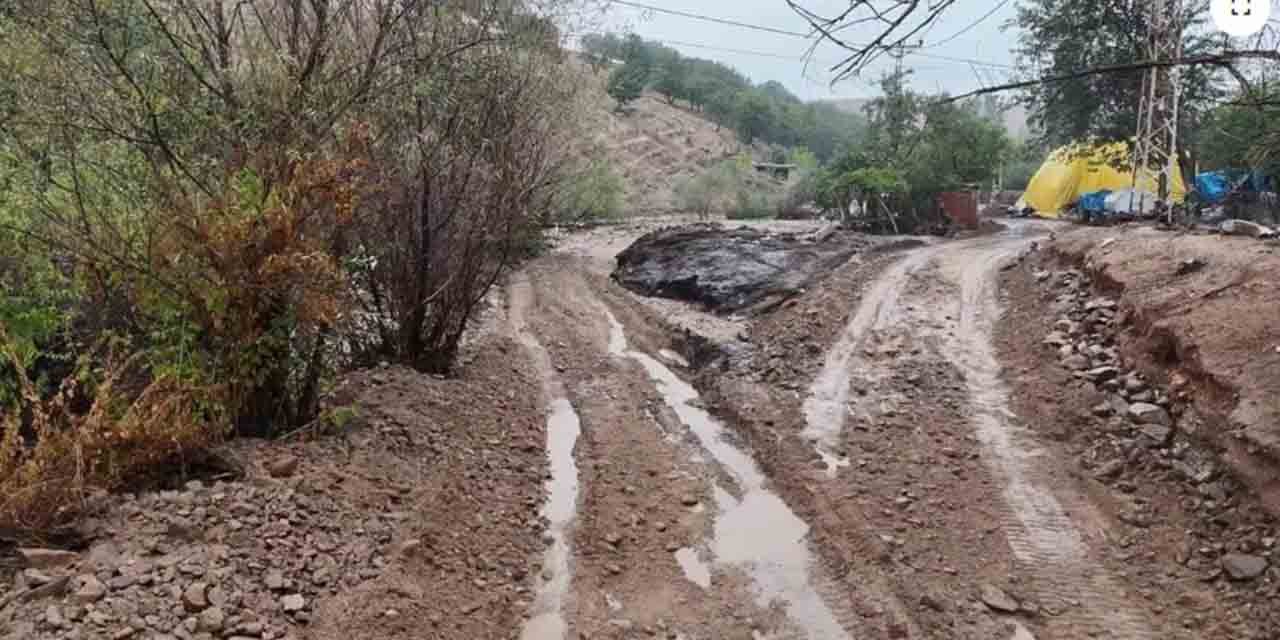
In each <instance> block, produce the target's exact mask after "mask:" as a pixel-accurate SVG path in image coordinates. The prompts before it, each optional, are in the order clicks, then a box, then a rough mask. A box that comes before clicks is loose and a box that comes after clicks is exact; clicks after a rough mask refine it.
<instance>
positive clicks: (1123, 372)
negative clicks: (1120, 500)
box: [1036, 269, 1174, 446]
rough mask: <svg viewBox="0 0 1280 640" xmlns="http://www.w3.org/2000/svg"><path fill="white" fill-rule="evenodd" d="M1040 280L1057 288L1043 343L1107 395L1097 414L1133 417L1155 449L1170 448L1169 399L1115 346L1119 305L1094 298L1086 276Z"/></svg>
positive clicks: (1043, 276)
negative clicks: (1055, 315) (1054, 318)
mask: <svg viewBox="0 0 1280 640" xmlns="http://www.w3.org/2000/svg"><path fill="white" fill-rule="evenodd" d="M1036 278H1037V279H1038V280H1040V281H1042V282H1043V281H1046V280H1050V279H1052V280H1053V283H1054V285H1055V286H1056V288H1057V290H1058V298H1057V299H1056V300H1055V301H1054V306H1055V310H1056V311H1057V313H1058V314H1059V316H1058V319H1057V321H1056V322H1055V323H1054V326H1053V330H1052V331H1050V332H1049V334H1048V335H1046V336H1045V338H1044V344H1045V345H1046V346H1047V347H1049V348H1052V349H1054V350H1055V351H1056V352H1057V354H1058V359H1059V362H1060V363H1061V364H1062V366H1064V367H1066V368H1067V369H1068V370H1070V371H1072V372H1073V374H1074V375H1075V376H1076V377H1077V378H1081V379H1084V380H1087V381H1088V382H1089V383H1091V384H1092V385H1093V386H1094V387H1095V388H1096V389H1097V390H1098V391H1099V392H1100V393H1102V394H1105V396H1106V400H1105V401H1104V402H1102V403H1100V404H1098V405H1097V406H1095V407H1094V408H1093V412H1094V414H1095V415H1097V416H1100V417H1107V416H1113V415H1115V416H1121V417H1125V418H1128V419H1129V420H1130V421H1131V422H1132V423H1133V425H1134V427H1135V428H1136V430H1137V431H1138V432H1140V433H1141V435H1142V436H1145V437H1146V438H1147V439H1148V440H1149V441H1150V444H1151V445H1152V446H1166V445H1168V444H1170V442H1171V441H1172V438H1173V429H1174V421H1173V416H1172V415H1170V413H1169V397H1168V395H1167V394H1165V393H1164V392H1163V391H1161V390H1159V389H1156V388H1153V387H1151V386H1150V385H1148V384H1147V382H1146V381H1145V380H1144V379H1143V377H1142V374H1140V373H1139V372H1137V371H1134V370H1131V369H1127V368H1126V367H1125V366H1124V362H1123V361H1122V359H1121V357H1120V354H1119V350H1118V349H1117V347H1116V344H1115V334H1116V325H1117V317H1118V315H1117V313H1118V312H1117V306H1118V305H1117V303H1116V301H1115V300H1112V299H1109V298H1105V297H1095V296H1092V295H1091V294H1090V292H1089V287H1088V284H1089V283H1088V281H1087V279H1086V278H1085V276H1084V274H1082V273H1081V272H1079V271H1077V270H1075V269H1071V270H1067V271H1063V272H1059V273H1057V274H1056V275H1055V274H1052V273H1050V272H1047V271H1041V272H1038V273H1037V274H1036Z"/></svg>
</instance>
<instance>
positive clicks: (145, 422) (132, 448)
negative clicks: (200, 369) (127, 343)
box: [0, 326, 226, 537]
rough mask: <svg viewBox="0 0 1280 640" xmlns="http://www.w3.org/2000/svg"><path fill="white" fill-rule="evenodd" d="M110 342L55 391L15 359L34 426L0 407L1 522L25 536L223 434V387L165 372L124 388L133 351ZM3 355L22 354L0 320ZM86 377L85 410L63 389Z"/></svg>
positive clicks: (72, 390) (134, 364) (133, 368)
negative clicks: (136, 387) (48, 391)
mask: <svg viewBox="0 0 1280 640" xmlns="http://www.w3.org/2000/svg"><path fill="white" fill-rule="evenodd" d="M126 353H129V350H127V349H121V348H119V346H116V347H112V348H108V349H107V350H106V353H105V354H104V356H103V360H102V364H101V365H98V366H95V367H91V368H89V369H88V370H84V371H82V374H83V376H81V377H72V378H68V379H67V380H66V381H64V382H63V384H62V386H61V388H60V389H59V391H58V392H57V393H56V394H55V395H54V396H53V397H48V398H46V397H41V396H40V394H39V393H38V392H37V390H36V387H35V386H34V385H33V384H32V382H31V380H30V379H29V378H27V376H26V374H25V372H24V371H23V369H22V368H21V367H17V371H18V374H17V376H18V383H19V387H20V389H21V393H22V395H23V396H24V405H25V406H24V408H25V412H26V413H27V414H28V416H29V421H30V424H31V429H30V431H29V432H28V435H27V436H25V437H24V435H23V433H22V431H23V430H21V429H19V424H18V420H19V415H20V414H19V412H16V411H15V412H8V413H6V414H3V416H0V419H2V420H3V422H2V423H0V531H7V532H9V533H10V534H11V535H13V534H16V535H18V536H24V537H25V536H31V535H38V534H39V533H40V532H47V531H50V530H51V529H53V528H56V527H58V526H60V525H64V524H66V523H67V522H69V521H70V520H71V519H72V518H74V517H75V516H76V515H78V514H79V513H80V511H81V509H82V507H83V506H84V504H85V502H86V500H87V498H88V497H89V496H91V495H93V494H94V493H95V492H100V491H110V490H114V489H117V488H119V487H120V486H122V485H123V484H124V483H126V482H129V481H132V480H133V479H135V478H137V476H138V475H139V474H141V473H145V472H150V471H154V470H155V469H157V468H164V467H166V466H168V465H173V464H178V463H181V462H183V461H184V460H187V459H190V458H191V457H193V456H197V455H200V454H201V453H203V452H205V451H207V450H208V448H209V447H210V446H211V445H212V444H214V443H216V442H217V441H218V440H219V439H220V438H221V437H222V436H224V435H225V430H223V429H221V428H220V427H219V425H225V424H226V421H225V419H224V416H223V415H221V413H222V409H221V407H222V406H223V403H222V398H223V395H224V390H223V389H221V388H218V387H216V386H200V385H195V384H192V383H190V382H187V381H183V380H180V379H178V378H177V377H175V376H171V375H161V376H158V377H153V378H151V379H150V381H149V382H147V383H145V386H144V387H143V388H142V389H141V391H139V392H135V391H131V390H129V389H128V386H129V378H130V377H131V376H134V375H136V374H137V369H138V366H139V355H140V354H138V353H137V352H133V355H132V356H126V355H125V354H126ZM0 357H2V358H3V359H4V360H5V361H7V362H10V363H17V362H19V358H20V356H19V354H18V353H17V352H16V350H15V349H14V347H13V342H12V341H11V340H10V339H9V336H8V333H7V332H6V331H5V329H4V327H3V326H0ZM85 384H92V386H93V387H94V389H93V392H92V394H91V395H92V397H93V402H92V405H91V406H90V407H89V409H88V411H85V412H81V411H76V410H73V409H72V408H71V407H70V406H69V399H70V398H71V397H72V396H74V395H75V394H76V392H77V387H78V386H80V385H85Z"/></svg>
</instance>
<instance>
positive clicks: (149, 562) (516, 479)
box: [0, 336, 547, 640]
mask: <svg viewBox="0 0 1280 640" xmlns="http://www.w3.org/2000/svg"><path fill="white" fill-rule="evenodd" d="M521 353H522V350H521V349H520V347H519V346H518V345H516V344H515V343H513V342H512V341H511V340H509V339H506V338H505V337H502V336H496V337H494V338H493V339H491V340H486V342H485V344H484V345H483V346H478V347H477V348H476V349H475V351H474V352H473V353H469V354H468V359H469V360H470V364H469V365H468V366H467V367H465V368H464V370H463V372H462V374H461V376H460V377H459V378H457V379H450V380H440V379H435V378H432V377H430V376H425V375H422V374H419V373H416V372H413V371H410V370H406V369H401V368H396V367H389V368H385V369H375V370H371V371H366V372H359V373H356V374H354V375H352V376H351V377H350V378H349V379H348V380H347V382H346V385H345V387H342V388H340V389H339V390H337V391H336V392H335V394H334V396H335V397H334V400H335V402H336V403H337V404H339V405H341V406H345V407H353V408H354V411H351V412H346V413H344V415H345V416H346V417H345V418H344V419H343V420H340V422H341V423H342V426H341V428H339V429H337V432H336V433H331V434H328V435H324V436H321V437H319V438H315V439H310V438H304V439H303V440H287V441H280V442H253V441H241V442H237V443H233V446H232V448H231V449H230V450H229V451H227V452H226V456H227V457H228V458H229V459H231V460H234V461H236V464H237V465H239V466H242V467H243V468H244V469H245V472H244V474H243V477H240V478H208V477H205V478H201V479H193V480H192V481H190V482H187V483H185V485H184V484H182V483H181V482H179V486H177V487H175V488H174V489H173V490H167V491H155V492H143V493H139V494H137V495H121V496H110V497H108V498H106V500H105V502H104V504H103V505H102V508H101V510H100V511H99V512H98V513H97V514H96V515H95V516H94V517H91V518H89V519H88V520H86V521H85V522H84V524H83V525H82V527H81V531H82V533H83V535H84V540H83V548H81V549H78V550H72V551H70V552H59V553H53V554H36V555H34V556H33V557H32V559H31V561H30V564H29V567H28V568H26V569H24V570H22V571H20V572H19V573H18V574H17V575H16V576H14V579H13V580H12V582H10V581H9V580H3V581H0V638H5V639H6V640H52V639H54V638H121V639H123V638H148V639H149V638H182V639H187V638H213V637H239V638H253V639H261V640H273V639H275V640H279V639H285V640H290V639H294V640H296V639H299V638H309V639H316V640H338V639H364V638H378V639H380V640H396V639H401V638H506V637H512V636H513V633H514V631H513V630H517V629H519V627H520V624H521V621H522V620H523V619H524V616H525V614H526V611H527V609H528V604H529V601H530V600H531V599H532V587H533V586H534V584H535V582H536V580H537V574H538V572H539V571H540V568H541V553H542V551H543V548H544V545H543V542H542V541H541V531H542V524H541V523H540V521H539V516H538V509H539V507H540V505H541V494H542V479H543V476H544V475H545V473H546V469H547V461H546V458H545V455H544V451H543V441H544V439H545V431H544V423H543V415H544V414H543V407H542V405H541V396H540V394H539V392H538V382H537V378H536V376H535V375H534V373H533V372H532V370H531V367H530V365H529V364H528V363H527V362H526V359H525V358H523V357H521V355H520V354H521Z"/></svg>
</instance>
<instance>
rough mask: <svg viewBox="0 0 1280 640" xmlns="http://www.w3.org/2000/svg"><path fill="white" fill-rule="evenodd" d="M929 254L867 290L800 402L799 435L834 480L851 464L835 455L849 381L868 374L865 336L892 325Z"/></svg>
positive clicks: (898, 268) (846, 411)
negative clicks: (905, 289) (859, 372)
mask: <svg viewBox="0 0 1280 640" xmlns="http://www.w3.org/2000/svg"><path fill="white" fill-rule="evenodd" d="M932 255H933V252H932V251H929V250H918V251H916V252H915V253H912V254H910V255H908V256H907V257H906V258H904V259H903V260H901V261H899V262H897V263H895V264H894V265H893V266H891V267H889V269H888V270H886V271H885V272H884V273H883V274H881V275H880V276H879V277H878V278H876V280H875V282H873V283H872V284H871V286H869V287H867V290H866V292H865V293H864V294H863V296H862V301H861V303H860V304H859V305H858V310H857V312H855V313H854V315H853V318H851V319H850V320H849V324H848V325H847V326H846V327H845V329H844V333H842V334H841V335H840V339H839V340H837V341H836V344H835V346H833V347H832V348H831V351H829V352H828V353H827V357H826V360H825V361H824V362H823V365H822V370H821V371H820V372H819V373H818V377H817V378H815V379H814V381H813V384H812V385H810V387H809V397H807V398H805V401H804V407H803V408H804V419H805V428H804V431H803V432H802V435H803V436H804V438H805V439H807V440H809V441H810V442H813V443H814V449H815V450H816V451H817V452H818V455H819V456H821V457H822V461H823V462H824V463H825V464H826V466H827V475H828V476H829V477H833V478H834V477H835V476H836V474H837V473H838V471H839V469H840V468H842V467H847V466H849V459H848V458H847V457H845V456H842V455H839V453H838V452H839V451H840V441H841V433H842V432H843V430H844V424H845V421H846V420H847V418H848V414H849V377H850V375H851V373H852V372H853V371H854V370H855V369H857V370H864V371H865V370H869V369H870V367H869V366H855V365H858V364H860V363H859V362H855V360H861V358H862V356H860V355H859V352H860V351H861V350H862V348H863V345H864V343H865V342H866V340H867V336H868V334H870V333H871V332H872V331H873V330H875V329H877V328H880V327H888V326H891V325H893V324H895V321H896V319H897V316H898V294H899V292H900V291H901V289H902V286H903V283H904V282H905V281H906V279H907V278H908V277H909V276H910V275H911V273H912V272H913V271H915V270H916V269H918V268H920V266H921V265H923V264H924V263H925V262H927V261H928V260H929V258H930V257H932Z"/></svg>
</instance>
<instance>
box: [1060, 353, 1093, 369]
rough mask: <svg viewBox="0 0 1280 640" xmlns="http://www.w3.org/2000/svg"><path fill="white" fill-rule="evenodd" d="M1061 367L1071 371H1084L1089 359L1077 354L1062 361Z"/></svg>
mask: <svg viewBox="0 0 1280 640" xmlns="http://www.w3.org/2000/svg"><path fill="white" fill-rule="evenodd" d="M1062 366H1064V367H1066V368H1068V369H1070V370H1072V371H1084V370H1085V369H1088V368H1089V358H1087V357H1085V356H1083V355H1081V354H1079V353H1076V354H1072V355H1069V356H1067V357H1066V358H1064V359H1063V360H1062Z"/></svg>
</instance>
